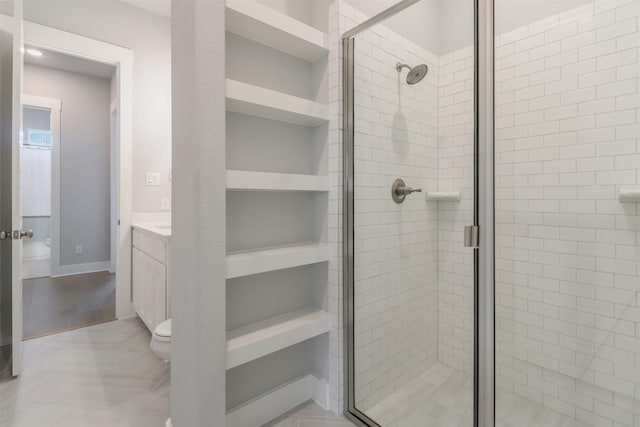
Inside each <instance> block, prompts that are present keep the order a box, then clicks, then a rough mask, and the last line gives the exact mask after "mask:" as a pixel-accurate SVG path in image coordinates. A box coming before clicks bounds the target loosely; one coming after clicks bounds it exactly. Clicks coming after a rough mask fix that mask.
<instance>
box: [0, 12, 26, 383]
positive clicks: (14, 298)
mask: <svg viewBox="0 0 640 427" xmlns="http://www.w3.org/2000/svg"><path fill="white" fill-rule="evenodd" d="M12 9H13V10H12V18H11V17H7V15H2V16H0V92H1V95H2V96H0V104H1V105H0V129H1V131H0V144H1V147H0V148H1V153H2V155H0V177H1V179H0V239H1V241H0V277H1V279H2V281H1V283H0V289H1V290H2V296H3V297H5V298H2V304H7V303H8V301H7V300H9V301H11V304H10V306H8V305H7V306H3V308H4V309H5V310H2V311H3V314H2V325H3V326H2V331H0V333H1V335H0V337H1V338H2V339H3V340H7V341H8V338H7V335H9V334H10V336H11V339H10V344H11V361H12V371H13V375H19V374H20V370H21V365H22V363H21V362H22V240H21V239H22V237H23V234H24V233H23V232H22V215H21V212H20V140H21V129H22V102H21V99H20V98H21V93H22V45H23V43H22V41H23V37H22V0H13V4H12ZM9 294H10V295H11V298H10V299H9V298H6V297H8V296H9ZM7 309H8V310H7ZM7 311H8V312H9V313H10V315H9V313H7ZM5 316H6V317H5ZM7 323H10V325H11V327H10V328H7V327H6V325H7ZM1 344H6V343H4V342H3V343H1Z"/></svg>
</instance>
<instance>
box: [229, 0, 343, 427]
mask: <svg viewBox="0 0 640 427" xmlns="http://www.w3.org/2000/svg"><path fill="white" fill-rule="evenodd" d="M329 3H330V2H329V1H327V2H321V1H314V2H298V3H296V5H294V6H295V7H294V8H289V9H287V10H284V9H281V6H282V4H281V2H277V1H275V2H269V1H268V0H266V1H264V2H262V3H261V4H258V3H255V2H251V1H249V0H228V1H227V34H226V70H227V115H226V134H227V150H226V151H227V158H226V160H227V200H226V202H227V205H226V206H227V331H228V332H227V348H228V353H227V354H228V363H227V368H228V370H227V410H228V414H227V425H228V426H230V427H236V426H237V427H240V426H243V427H244V426H248V425H261V424H264V423H266V422H268V421H269V420H271V419H273V418H275V417H277V416H279V415H281V414H282V413H283V412H286V411H287V410H289V409H292V408H293V407H295V406H297V405H298V404H300V403H303V402H304V401H306V400H308V399H310V398H311V399H314V400H315V401H316V402H317V403H319V404H320V405H321V406H324V407H327V405H328V378H329V373H328V354H329V337H328V335H329V330H330V328H331V322H330V317H329V313H328V310H327V306H328V296H327V292H328V288H327V282H328V260H329V247H328V245H327V238H328V234H327V233H328V231H327V227H328V225H327V222H328V191H329V181H328V177H327V173H328V152H327V147H328V121H329V118H330V112H329V108H328V44H327V40H328V39H327V35H326V30H327V26H328V6H329ZM284 13H287V14H289V15H290V16H287V15H285V14H284ZM303 21H304V22H303Z"/></svg>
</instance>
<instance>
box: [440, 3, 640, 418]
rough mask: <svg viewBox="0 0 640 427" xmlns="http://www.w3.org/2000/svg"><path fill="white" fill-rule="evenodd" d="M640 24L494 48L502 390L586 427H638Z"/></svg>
mask: <svg viewBox="0 0 640 427" xmlns="http://www.w3.org/2000/svg"><path fill="white" fill-rule="evenodd" d="M496 7H500V2H497V4H496ZM639 16H640V1H638V0H598V1H596V2H592V3H589V4H587V5H584V6H581V7H580V8H578V9H575V10H572V11H569V12H565V13H562V14H559V15H554V16H551V17H549V18H546V19H545V20H544V21H543V22H536V23H532V24H530V25H528V26H527V27H523V28H518V29H516V30H514V31H510V32H509V33H506V34H501V35H499V36H497V38H496V63H495V68H496V76H495V77H496V82H495V84H496V97H495V100H496V139H495V150H496V168H495V178H496V382H497V386H498V387H499V388H501V389H503V390H505V391H507V392H511V393H514V394H516V395H520V396H522V397H525V398H527V399H530V400H532V401H535V402H538V403H540V404H542V405H544V406H546V407H549V408H551V409H554V410H555V411H558V412H561V413H563V414H565V415H568V416H570V417H574V418H576V419H578V420H580V421H582V422H583V423H585V424H587V425H597V426H611V427H614V426H640V294H639V293H638V291H640V277H639V274H640V250H639V248H638V239H639V238H640V213H639V211H638V206H637V203H629V202H625V203H623V202H620V201H619V200H618V197H617V195H618V191H619V190H620V189H621V188H625V187H634V186H638V185H640V145H639V144H640V140H639V136H640V125H639V117H640V95H639V93H638V89H639V87H640V86H639V85H640V80H638V79H639V78H640V56H639V55H640V50H639V48H640V33H639V30H640V18H639ZM441 67H442V63H441ZM500 404H501V402H500V399H498V401H497V402H496V405H500Z"/></svg>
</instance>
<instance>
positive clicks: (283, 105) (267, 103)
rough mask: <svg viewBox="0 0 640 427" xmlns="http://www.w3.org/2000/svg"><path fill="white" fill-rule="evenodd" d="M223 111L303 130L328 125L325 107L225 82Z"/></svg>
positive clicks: (250, 86)
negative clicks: (282, 123)
mask: <svg viewBox="0 0 640 427" xmlns="http://www.w3.org/2000/svg"><path fill="white" fill-rule="evenodd" d="M227 111H232V112H234V113H241V114H247V115H250V116H256V117H262V118H265V119H271V120H278V121H281V122H288V123H293V124H297V125H303V126H318V125H321V124H323V123H327V122H328V121H329V106H328V105H327V104H322V103H319V102H314V101H310V100H308V99H304V98H299V97H297V96H292V95H288V94H286V93H282V92H278V91H275V90H271V89H266V88H262V87H259V86H254V85H251V84H248V83H243V82H239V81H236V80H231V79H227Z"/></svg>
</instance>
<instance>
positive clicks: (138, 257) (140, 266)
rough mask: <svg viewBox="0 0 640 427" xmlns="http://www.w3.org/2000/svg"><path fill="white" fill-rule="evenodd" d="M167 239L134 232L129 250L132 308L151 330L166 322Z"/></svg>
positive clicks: (167, 305)
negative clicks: (130, 258) (131, 246)
mask: <svg viewBox="0 0 640 427" xmlns="http://www.w3.org/2000/svg"><path fill="white" fill-rule="evenodd" d="M167 260H168V239H166V238H165V237H162V236H157V237H156V236H154V235H153V233H145V232H144V230H142V231H141V230H139V229H136V228H134V230H133V248H132V280H131V283H132V288H133V295H132V297H133V308H134V310H135V311H136V313H137V314H138V316H139V317H140V319H142V321H143V322H144V324H145V325H146V326H147V328H149V330H150V331H152V332H153V330H154V329H155V328H156V326H158V324H160V323H161V322H163V321H164V320H167V319H168V318H169V298H168V295H169V287H168V283H167V277H168V269H167Z"/></svg>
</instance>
